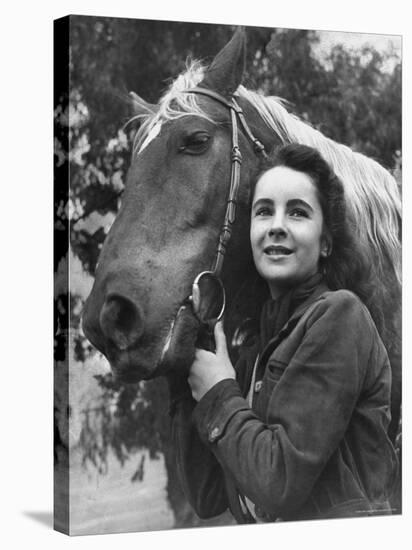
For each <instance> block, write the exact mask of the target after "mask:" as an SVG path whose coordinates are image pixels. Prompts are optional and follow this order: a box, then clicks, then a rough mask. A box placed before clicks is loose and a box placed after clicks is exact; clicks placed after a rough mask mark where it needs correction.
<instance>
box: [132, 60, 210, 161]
mask: <svg viewBox="0 0 412 550" xmlns="http://www.w3.org/2000/svg"><path fill="white" fill-rule="evenodd" d="M204 72H205V67H204V66H203V65H202V64H201V63H200V62H198V61H192V62H188V63H187V68H186V71H185V72H184V73H182V74H181V75H179V76H178V77H177V78H176V80H174V81H173V82H172V84H171V85H170V87H169V89H168V90H167V91H166V92H165V93H164V94H163V96H162V97H161V98H160V101H159V104H158V109H157V111H156V112H155V113H147V114H143V115H139V117H134V118H132V119H131V121H133V120H135V119H136V118H142V119H143V122H142V124H141V126H140V128H139V130H138V131H137V133H136V136H135V138H134V143H133V154H134V155H136V154H139V153H140V152H141V151H142V150H143V148H142V146H143V145H145V146H146V145H147V141H146V140H147V139H148V138H150V133H151V132H152V130H153V128H155V127H160V125H161V124H162V123H163V122H167V121H169V120H177V119H179V118H182V117H184V116H189V115H196V116H199V117H201V118H205V119H207V120H208V121H209V122H212V123H213V122H214V120H213V119H212V118H211V117H210V116H208V115H207V113H205V112H204V111H203V110H202V109H201V107H200V106H199V105H198V102H197V99H196V97H195V96H194V94H187V93H184V91H185V90H187V89H189V88H193V87H195V86H197V85H198V84H199V82H200V81H201V80H202V79H203V76H204ZM131 121H129V122H131Z"/></svg>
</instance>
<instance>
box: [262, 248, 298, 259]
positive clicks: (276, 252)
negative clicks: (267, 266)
mask: <svg viewBox="0 0 412 550" xmlns="http://www.w3.org/2000/svg"><path fill="white" fill-rule="evenodd" d="M263 252H264V254H265V255H266V256H270V257H273V258H280V257H285V256H290V254H292V252H293V250H291V249H290V248H288V247H286V246H276V245H270V246H266V247H265V248H264V249H263Z"/></svg>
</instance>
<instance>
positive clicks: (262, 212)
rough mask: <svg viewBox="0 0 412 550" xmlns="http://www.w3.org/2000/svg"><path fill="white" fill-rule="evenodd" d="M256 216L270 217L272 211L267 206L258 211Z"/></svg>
mask: <svg viewBox="0 0 412 550" xmlns="http://www.w3.org/2000/svg"><path fill="white" fill-rule="evenodd" d="M255 216H270V210H269V208H267V207H266V206H263V207H261V208H258V209H257V210H256V212H255Z"/></svg>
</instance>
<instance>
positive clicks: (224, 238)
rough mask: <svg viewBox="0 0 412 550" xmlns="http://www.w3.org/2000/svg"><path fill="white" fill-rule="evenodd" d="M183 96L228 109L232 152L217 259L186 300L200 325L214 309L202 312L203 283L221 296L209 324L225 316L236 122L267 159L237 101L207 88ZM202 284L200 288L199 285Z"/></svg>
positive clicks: (236, 173) (235, 190) (235, 187)
mask: <svg viewBox="0 0 412 550" xmlns="http://www.w3.org/2000/svg"><path fill="white" fill-rule="evenodd" d="M184 93H188V94H198V95H204V96H207V97H209V98H211V99H213V100H215V101H217V102H219V103H220V104H222V105H224V106H225V107H227V108H228V109H229V112H230V116H231V126H232V152H231V159H232V164H231V170H230V187H229V195H228V199H227V202H226V212H225V217H224V221H223V225H222V229H221V231H220V235H219V242H218V245H217V250H216V256H215V260H214V264H213V267H212V268H211V270H210V271H203V272H202V273H199V275H198V276H197V277H196V278H195V280H194V282H193V286H192V295H191V296H190V297H189V301H190V302H191V304H192V308H193V311H194V313H195V315H196V316H197V317H198V318H199V320H200V321H201V322H208V321H209V320H205V319H204V318H202V317H203V315H202V310H203V311H204V310H207V311H210V309H212V310H213V307H211V308H210V304H208V306H207V307H203V308H202V286H203V287H205V281H207V284H206V287H209V288H210V287H211V286H215V292H213V293H212V294H214V295H216V289H218V290H217V292H221V295H222V298H221V307H217V309H216V312H215V315H212V317H211V320H212V321H217V320H219V319H220V318H221V317H222V316H223V313H224V309H225V292H224V287H223V283H222V281H221V279H220V275H221V273H222V268H223V262H224V258H225V254H226V249H227V246H228V244H229V241H230V239H231V236H232V227H233V225H234V223H235V221H236V207H237V199H238V194H239V184H240V167H241V164H242V154H241V152H240V148H239V127H238V121H239V123H240V125H241V127H242V129H243V131H244V133H245V135H246V137H247V138H248V139H249V140H250V141H251V143H252V144H253V149H254V151H255V153H256V154H257V155H262V156H263V157H265V158H266V157H267V154H266V151H265V147H264V145H263V144H262V143H261V142H260V141H259V140H258V139H257V138H256V137H255V136H254V135H253V133H252V131H251V130H250V128H249V126H248V124H247V122H246V119H245V116H244V114H243V111H242V108H241V107H240V106H239V104H238V103H237V101H236V99H235V98H234V97H233V96H232V97H231V99H230V100H228V99H226V98H225V97H223V96H222V95H220V94H219V93H217V92H214V91H212V90H209V89H208V88H202V87H195V88H190V89H187V90H184ZM202 283H203V284H202Z"/></svg>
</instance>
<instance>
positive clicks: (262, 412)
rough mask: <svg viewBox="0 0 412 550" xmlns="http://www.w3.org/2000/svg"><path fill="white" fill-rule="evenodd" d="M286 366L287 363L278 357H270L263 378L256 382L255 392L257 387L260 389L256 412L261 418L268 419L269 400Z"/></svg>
mask: <svg viewBox="0 0 412 550" xmlns="http://www.w3.org/2000/svg"><path fill="white" fill-rule="evenodd" d="M286 367H287V364H286V363H283V362H282V361H278V360H277V359H270V360H269V362H268V364H267V366H266V369H265V373H264V375H263V378H262V380H261V381H257V382H256V383H255V392H256V389H258V394H257V396H256V412H257V414H258V415H259V416H260V418H265V419H266V416H267V412H268V404H269V401H270V399H271V397H272V394H273V392H274V391H275V389H276V386H277V384H278V383H279V380H280V379H281V378H282V376H283V373H284V372H285V369H286Z"/></svg>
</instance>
